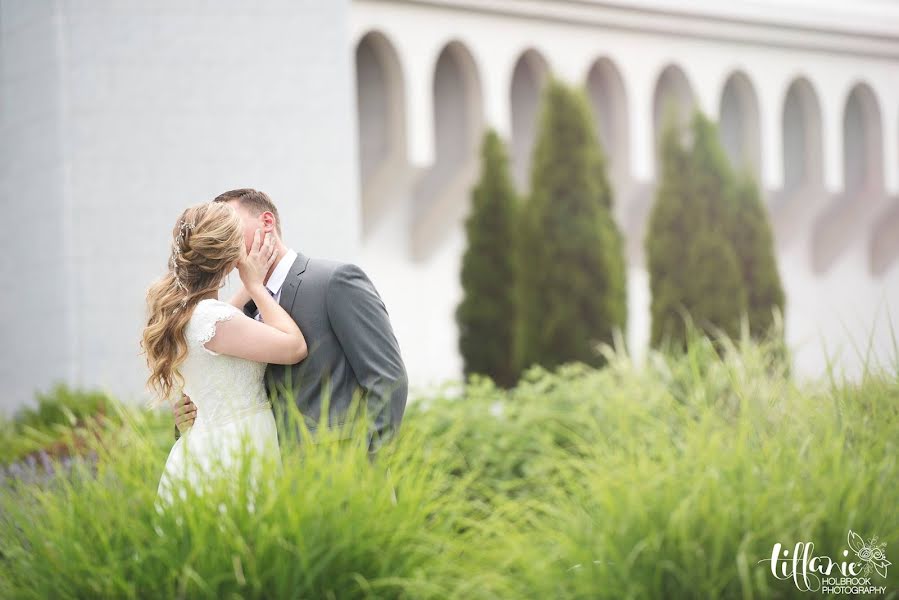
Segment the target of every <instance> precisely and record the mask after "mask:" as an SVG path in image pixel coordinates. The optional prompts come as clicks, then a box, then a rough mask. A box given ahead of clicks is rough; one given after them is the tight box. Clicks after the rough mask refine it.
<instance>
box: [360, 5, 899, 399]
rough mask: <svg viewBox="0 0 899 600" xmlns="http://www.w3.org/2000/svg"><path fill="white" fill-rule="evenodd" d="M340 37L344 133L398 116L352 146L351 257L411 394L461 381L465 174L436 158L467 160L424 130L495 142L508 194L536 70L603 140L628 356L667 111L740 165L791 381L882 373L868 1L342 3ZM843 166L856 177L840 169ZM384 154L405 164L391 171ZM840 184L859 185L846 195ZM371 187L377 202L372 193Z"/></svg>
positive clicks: (885, 265)
mask: <svg viewBox="0 0 899 600" xmlns="http://www.w3.org/2000/svg"><path fill="white" fill-rule="evenodd" d="M875 5H876V6H875ZM352 18H353V26H352V29H353V39H354V42H355V44H356V52H357V82H358V85H359V88H358V89H357V95H358V102H359V107H358V110H359V114H360V123H361V124H362V126H361V129H360V131H361V132H362V134H363V135H372V133H371V132H372V129H371V128H367V127H366V126H365V123H366V121H368V120H371V119H372V118H373V115H374V114H378V111H377V108H376V106H377V104H376V102H377V100H375V98H378V97H379V96H383V95H385V94H386V95H388V96H390V97H391V98H393V99H394V102H395V103H398V105H399V107H400V108H399V115H395V114H381V115H380V118H383V119H387V120H388V122H389V123H390V126H389V127H388V131H387V133H385V132H384V131H383V128H382V129H381V130H379V131H378V132H377V133H376V135H380V136H381V137H382V138H383V139H381V140H379V143H378V144H368V145H366V140H364V139H363V141H362V147H363V150H364V152H365V153H368V154H367V155H366V154H364V158H363V162H365V163H366V164H367V165H368V170H367V172H366V177H364V178H363V180H362V203H363V208H362V213H363V231H364V238H363V248H364V256H365V260H366V261H368V262H369V264H370V265H371V268H373V269H376V270H377V272H378V274H379V277H380V278H381V281H382V286H381V287H382V292H383V293H384V294H385V295H387V296H388V297H390V301H391V303H392V305H394V306H397V307H400V308H399V312H400V314H401V324H400V338H401V339H400V343H401V345H403V346H404V348H407V349H409V350H410V352H409V355H410V356H411V361H412V362H413V364H412V366H411V367H410V368H411V370H412V372H413V373H414V374H415V375H416V376H417V381H418V383H420V384H426V383H431V382H438V381H441V380H443V379H445V378H448V377H458V376H459V374H460V372H461V361H460V358H459V356H458V353H457V351H456V328H455V323H454V320H453V311H454V309H455V306H456V305H457V304H458V302H459V301H460V299H461V289H460V285H459V281H458V273H459V264H460V258H461V253H462V251H463V250H464V236H463V234H462V220H463V218H464V216H465V215H466V214H467V210H468V205H469V203H470V198H469V194H468V190H469V187H470V185H471V184H472V183H473V182H474V179H475V178H476V176H477V169H476V165H475V168H471V165H470V164H468V163H467V162H466V161H465V160H460V161H456V162H455V163H450V162H449V161H447V160H445V159H442V158H441V156H442V155H443V156H445V155H447V153H448V152H449V151H450V150H452V149H453V148H458V147H465V146H466V144H467V148H468V152H469V157H470V159H471V160H474V157H475V155H476V144H470V143H469V142H470V140H469V141H466V140H463V141H462V142H460V141H459V139H458V138H459V136H458V135H456V136H448V135H445V134H444V135H441V122H442V121H443V122H458V121H459V119H460V118H461V119H462V120H463V121H467V123H468V126H469V127H474V128H475V129H477V130H478V132H480V131H482V126H483V125H487V126H490V127H493V128H495V129H496V130H498V131H499V133H500V134H501V135H502V136H503V137H504V138H505V139H506V141H507V142H508V144H509V146H510V149H511V155H512V159H513V169H514V171H515V174H516V179H517V180H518V181H519V184H523V183H524V179H525V178H523V177H522V173H523V172H526V168H527V165H522V164H520V162H521V161H522V160H527V159H528V157H529V152H530V147H531V144H532V143H533V134H534V132H533V130H532V129H533V128H531V129H530V130H528V128H527V127H526V126H523V125H522V124H525V125H526V124H527V123H528V122H529V121H530V119H532V118H533V116H534V114H535V110H536V109H535V106H536V96H535V95H536V94H538V93H539V83H540V81H542V80H543V78H545V76H546V73H548V72H550V71H551V72H553V73H554V74H555V75H556V76H558V77H560V78H562V79H564V80H566V81H568V82H569V83H573V84H584V83H589V84H590V85H588V90H589V94H590V99H591V101H592V103H593V106H594V110H595V112H596V113H597V118H598V119H599V120H600V121H601V122H602V123H601V125H600V128H599V129H600V131H599V133H600V137H601V139H602V140H603V142H604V145H605V147H606V151H607V152H608V153H609V155H610V158H611V166H612V179H613V182H614V184H615V189H616V213H617V214H616V216H617V218H618V220H619V223H620V225H621V226H622V228H623V229H624V231H625V233H626V236H627V237H628V254H629V264H630V267H629V293H630V298H629V300H630V312H629V331H628V336H627V337H628V341H629V344H630V346H631V348H632V349H634V351H635V353H636V354H637V356H638V357H639V356H641V355H642V354H643V352H644V351H645V349H646V346H647V342H648V338H649V300H650V299H649V286H648V274H647V272H646V270H645V267H644V264H645V263H644V261H645V258H644V257H643V255H642V239H643V233H644V231H645V223H646V218H647V216H648V213H649V210H650V207H651V203H652V200H653V197H654V187H655V184H656V181H655V171H656V169H655V158H654V151H653V148H654V143H655V139H656V136H657V130H658V121H659V114H660V112H661V109H660V107H661V105H662V104H664V102H663V101H664V99H665V98H666V97H668V96H671V97H674V98H675V99H677V101H678V102H679V104H681V105H683V106H696V107H699V108H701V109H702V110H703V111H704V112H706V113H707V114H709V115H711V116H713V117H714V118H716V119H717V118H719V117H720V116H721V115H722V112H723V113H724V114H725V118H724V119H723V121H724V123H725V125H722V128H723V129H724V137H725V140H724V141H725V145H726V146H727V147H728V148H729V149H730V150H731V151H732V153H737V151H736V147H738V146H743V148H742V150H741V152H739V153H738V154H742V155H743V156H744V157H745V158H746V159H747V162H748V163H750V165H751V168H753V169H754V170H755V171H756V173H757V175H758V177H759V179H760V182H761V184H762V187H763V191H764V194H765V196H766V198H767V202H768V206H769V211H770V213H771V218H772V225H773V226H774V229H775V234H776V236H777V243H778V252H779V263H780V269H781V276H782V279H783V281H784V285H785V287H786V292H787V303H788V304H787V321H786V329H787V336H788V340H789V342H790V343H791V345H792V346H793V347H794V349H795V350H796V367H797V370H798V372H799V373H800V374H801V375H803V376H807V377H815V376H820V375H822V374H823V373H825V372H826V370H827V368H828V364H829V360H833V361H834V362H835V365H836V367H837V369H843V370H844V372H845V373H846V374H847V375H849V376H853V377H857V376H858V375H859V374H860V373H861V370H862V366H863V364H864V362H865V360H866V358H865V356H866V354H870V358H869V359H867V360H868V361H869V363H872V362H878V361H880V362H884V361H888V360H890V359H891V358H894V357H896V352H895V350H894V347H893V343H892V337H891V334H890V330H889V325H888V320H889V319H892V321H893V323H899V266H897V264H896V263H897V262H899V261H897V260H896V258H897V257H896V254H897V253H896V252H895V248H894V246H891V244H892V242H888V241H887V240H891V239H896V238H899V219H897V218H896V216H895V215H896V211H897V208H899V168H897V167H899V88H897V86H896V85H895V82H896V81H899V35H897V32H899V11H897V9H896V8H895V7H890V6H889V5H888V4H887V3H878V2H871V1H869V2H861V3H845V4H844V5H841V6H837V5H834V4H831V5H829V6H828V7H822V6H820V5H816V9H815V10H813V11H810V10H809V7H808V5H802V2H799V1H798V0H797V1H795V2H793V3H786V4H784V3H769V4H768V5H767V6H765V5H764V3H754V4H753V3H749V2H735V3H729V4H728V5H727V6H726V7H725V6H724V5H721V4H720V3H715V2H704V1H698V0H697V1H693V2H687V3H683V2H681V3H674V2H667V1H662V0H658V1H653V0H645V1H640V2H632V3H628V4H627V5H621V4H620V3H607V2H602V1H596V2H564V1H562V2H553V3H529V4H527V5H524V4H523V3H517V2H512V1H506V0H491V1H485V2H479V3H471V2H464V1H461V0H434V1H418V2H374V1H366V0H358V1H357V2H355V3H354V4H353V10H352ZM447 57H451V58H453V59H454V60H455V61H456V63H457V66H458V68H457V70H458V71H459V72H460V73H461V75H458V76H456V77H455V79H453V81H455V82H456V85H461V86H463V87H465V92H464V93H461V92H460V93H457V96H459V97H460V98H461V100H459V101H457V102H455V103H454V104H451V105H448V103H447V102H446V99H445V96H441V95H440V90H441V89H443V86H442V79H444V78H446V77H447V76H446V75H443V74H442V71H441V69H440V64H441V63H442V61H445V60H446V59H447ZM373 64H374V67H373V66H372V65H373ZM372 71H375V72H376V74H375V75H374V76H373V75H372ZM377 72H380V73H381V75H380V76H378V75H377ZM794 85H795V86H796V87H797V88H800V90H801V93H800V92H793V95H795V96H796V98H797V99H798V100H795V101H794V102H793V105H794V106H793V108H792V109H791V110H790V111H788V113H787V116H786V117H785V113H784V110H785V103H786V100H787V97H788V95H789V94H790V93H791V92H790V90H791V89H792V87H793V86H794ZM806 88H807V90H806ZM806 91H808V93H805V92H806ZM470 96H474V100H473V101H471V100H470ZM850 98H855V100H853V101H852V102H850ZM858 98H861V99H862V100H860V101H859V100H858ZM850 105H852V106H853V107H854V109H855V110H851V109H849V108H848V107H849V106H850ZM797 107H798V108H797ZM859 107H861V108H859ZM797 111H798V113H797ZM797 114H799V115H800V116H801V117H802V120H803V123H802V124H800V123H799V122H798V119H797V117H796V115H797ZM860 127H863V129H864V131H863V133H859V131H860ZM391 128H392V130H391ZM462 129H464V128H462V127H459V126H458V125H457V126H456V128H455V129H454V131H460V130H462ZM479 134H480V133H479ZM479 134H478V135H479ZM477 137H478V136H475V138H476V140H475V141H477ZM800 137H801V139H802V144H803V146H801V147H799V149H798V150H797V145H796V140H797V139H798V138H800ZM784 144H786V148H787V151H786V153H785V151H784V148H785V145H784ZM861 147H864V148H865V149H866V152H867V154H866V155H865V158H864V160H860V159H859V157H858V156H857V155H856V152H857V149H858V148H861ZM397 152H399V153H401V154H402V155H403V156H405V161H398V160H396V158H395V156H394V155H395V154H396V153H397ZM379 153H380V154H379ZM377 164H380V165H381V167H380V169H379V168H377V167H373V166H372V165H377ZM859 165H862V166H866V167H867V166H870V170H867V169H866V170H863V172H862V171H859V170H858V169H857V167H859ZM447 169H449V170H451V171H454V172H455V173H456V174H457V176H458V178H460V179H461V180H462V182H461V183H457V184H454V191H453V192H452V193H451V194H450V195H451V196H453V197H452V198H447V197H446V196H447V193H446V189H448V188H449V187H450V186H449V185H442V186H435V185H432V182H433V180H434V174H435V173H436V172H441V173H445V171H446V170H447ZM846 169H848V170H849V171H850V177H845V176H844V171H845V170H846ZM372 173H374V175H372ZM859 173H862V174H863V175H864V177H863V179H864V185H861V184H860V183H859V181H860V180H859V178H858V177H854V176H853V174H855V175H858V174H859ZM385 174H389V175H390V179H391V180H392V181H393V182H394V185H393V187H389V186H385V185H384V184H383V179H385ZM442 177H443V180H444V181H451V180H452V179H453V178H452V177H447V176H446V175H445V174H444V175H443V176H442ZM785 179H786V180H787V185H785ZM797 182H798V183H797ZM522 191H526V189H524V187H522ZM385 205H386V206H387V207H386V208H385ZM422 214H424V215H427V218H422ZM432 223H440V227H434V226H433V225H432ZM534 243H539V240H534ZM884 248H892V249H891V250H889V251H884ZM413 282H414V286H415V289H416V293H415V294H414V295H413V296H410V295H408V294H407V292H406V290H408V289H409V286H410V285H413ZM894 327H895V325H894ZM869 345H870V350H868V347H869ZM897 358H899V357H897Z"/></svg>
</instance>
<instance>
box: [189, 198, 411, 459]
mask: <svg viewBox="0 0 899 600" xmlns="http://www.w3.org/2000/svg"><path fill="white" fill-rule="evenodd" d="M213 202H226V203H228V204H230V205H231V206H233V207H234V208H235V209H236V210H237V213H238V214H239V215H240V217H241V219H242V220H243V228H244V241H245V243H246V245H247V252H249V251H250V249H251V247H252V244H253V236H254V234H255V232H256V230H257V229H261V230H262V236H263V238H264V237H265V234H266V233H268V234H269V235H272V236H274V238H275V243H276V245H277V248H278V258H277V259H276V261H275V263H274V264H273V265H272V268H271V269H270V271H269V273H268V275H267V278H266V280H265V286H266V288H268V290H269V293H270V294H272V296H273V297H274V298H275V300H277V301H278V303H279V304H280V305H281V307H283V308H284V310H286V311H287V312H288V314H290V316H291V317H293V320H294V321H296V323H297V325H298V326H299V328H300V330H301V331H302V332H303V335H304V336H305V338H306V343H307V345H308V347H309V356H308V357H306V359H305V360H303V361H302V362H300V363H297V364H295V365H275V364H269V365H268V367H267V368H266V372H265V388H266V392H267V393H268V394H269V397H273V398H275V402H274V404H273V408H274V409H275V416H276V417H279V416H281V415H284V416H286V414H287V413H286V411H285V410H284V408H285V406H282V405H283V404H285V403H286V402H294V403H295V404H296V406H297V408H298V409H299V412H300V413H301V414H302V415H303V418H304V419H305V422H306V426H307V427H308V428H309V430H310V431H311V432H314V431H316V430H317V428H318V426H319V424H318V420H319V417H320V416H321V411H322V396H323V394H324V395H325V396H328V395H330V406H329V409H328V425H329V426H331V427H334V426H338V425H341V424H343V422H344V421H345V419H346V418H347V416H348V415H347V411H348V409H349V408H350V403H351V401H352V400H353V396H354V394H355V393H356V392H357V391H359V392H360V393H361V394H362V396H361V397H362V400H363V401H364V402H365V404H366V406H367V410H368V417H369V420H370V422H373V426H372V427H371V428H370V430H369V432H368V451H369V454H370V456H373V455H374V453H375V452H376V451H377V449H378V448H379V447H380V446H381V445H382V444H383V443H384V442H386V441H387V440H388V439H390V438H391V437H392V436H393V435H394V434H395V433H396V431H397V430H398V429H399V426H400V422H401V421H402V418H403V412H404V411H405V408H406V393H407V376H406V367H405V365H404V364H403V358H402V356H401V355H400V348H399V344H398V343H397V341H396V337H395V336H394V334H393V328H392V327H391V326H390V319H389V317H388V315H387V308H386V307H385V306H384V302H383V301H382V300H381V297H380V295H379V294H378V292H377V290H376V289H375V287H374V285H372V282H371V281H370V280H369V279H368V277H367V276H366V274H365V273H364V272H363V271H362V269H360V268H359V267H358V266H356V265H354V264H351V263H341V262H338V261H334V260H325V259H319V258H308V257H306V256H305V255H303V253H302V252H296V251H294V250H291V249H290V248H287V247H286V246H285V245H284V243H283V242H282V241H281V220H280V218H279V217H278V209H277V208H276V207H275V205H274V203H273V202H272V200H271V198H269V197H268V195H267V194H265V193H263V192H259V191H256V190H253V189H239V190H232V191H230V192H225V193H224V194H221V195H220V196H218V197H217V198H216V199H215V200H213ZM231 302H232V303H234V304H235V305H236V306H237V307H238V308H242V309H243V311H244V314H246V315H247V316H249V317H253V318H256V319H259V318H260V315H259V310H258V309H257V308H256V304H255V303H254V302H253V301H252V300H250V299H249V295H245V296H241V295H240V294H238V295H237V296H235V297H234V298H232V300H231ZM173 412H174V414H175V438H176V439H177V438H178V437H179V436H180V430H186V429H187V428H189V427H190V426H191V425H192V424H193V422H194V419H195V417H196V406H195V405H194V404H193V403H192V402H191V401H190V399H189V398H188V397H187V396H183V397H182V399H181V401H180V402H179V403H177V404H176V405H175V407H174V409H173ZM279 412H281V415H279ZM286 422H287V421H286V419H285V423H286ZM344 429H345V430H346V431H345V435H349V433H350V432H349V428H344Z"/></svg>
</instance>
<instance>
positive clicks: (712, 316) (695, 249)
mask: <svg viewBox="0 0 899 600" xmlns="http://www.w3.org/2000/svg"><path fill="white" fill-rule="evenodd" d="M684 266H685V270H686V272H687V273H689V274H690V285H689V286H688V287H687V288H686V294H685V299H684V300H685V301H684V307H685V309H686V311H687V313H689V314H690V316H691V317H692V319H693V323H694V324H695V325H696V327H697V328H698V329H699V330H701V331H703V332H704V333H705V334H707V335H708V336H709V337H713V338H714V337H715V336H717V334H718V333H719V331H720V332H723V333H725V334H726V335H727V336H728V337H730V338H732V339H735V338H739V336H740V319H741V318H742V316H743V313H744V312H745V311H746V288H745V286H744V285H743V278H742V276H741V274H740V264H739V262H738V260H737V255H736V254H735V253H734V250H733V247H732V246H731V244H730V242H729V241H728V240H727V239H726V238H725V237H724V236H722V235H721V234H719V233H716V232H714V231H711V230H707V231H701V232H699V233H698V234H697V236H696V238H695V239H694V240H693V241H692V242H691V244H690V249H689V251H688V253H687V260H686V264H685V265H684Z"/></svg>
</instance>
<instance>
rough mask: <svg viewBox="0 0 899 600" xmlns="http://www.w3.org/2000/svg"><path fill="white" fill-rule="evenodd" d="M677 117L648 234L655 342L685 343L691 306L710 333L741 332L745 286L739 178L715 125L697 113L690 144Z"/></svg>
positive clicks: (668, 133)
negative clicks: (735, 240)
mask: <svg viewBox="0 0 899 600" xmlns="http://www.w3.org/2000/svg"><path fill="white" fill-rule="evenodd" d="M680 137H681V136H680V132H679V131H678V129H677V126H676V125H674V123H673V121H672V120H669V121H668V122H667V124H666V128H665V131H664V133H663V137H662V148H661V161H662V178H661V182H660V184H659V188H658V191H657V194H656V203H655V206H654V207H653V212H652V215H651V217H650V225H649V229H648V231H647V237H646V239H645V244H646V250H647V256H648V261H649V271H650V290H651V293H652V300H651V312H652V334H651V343H652V345H653V346H659V345H661V344H662V343H663V342H664V341H665V340H666V338H667V339H668V340H669V341H670V342H671V343H673V344H674V345H675V346H678V345H679V346H680V347H683V345H684V344H685V343H686V337H685V331H684V326H685V324H684V317H685V315H684V312H687V313H689V315H690V317H692V319H693V321H694V323H696V324H697V325H698V326H699V327H700V328H701V329H703V330H704V331H706V332H707V333H710V334H711V333H713V332H715V331H716V330H722V331H724V332H725V333H727V334H728V335H730V336H737V335H738V334H739V324H740V319H741V317H742V315H743V313H744V312H745V311H746V306H747V304H746V302H747V300H746V298H747V293H746V288H745V284H744V282H743V277H742V272H741V268H740V265H741V263H740V260H739V258H738V256H737V254H736V252H735V249H734V247H733V245H732V240H731V235H732V234H733V231H734V227H735V225H734V223H735V222H736V219H737V218H738V211H737V209H736V198H735V188H734V177H733V174H732V172H731V169H730V164H729V163H728V160H727V155H726V154H725V152H724V149H723V148H722V146H721V143H720V141H719V137H718V131H717V128H716V126H715V124H714V123H712V122H711V121H710V120H709V119H707V118H706V117H705V116H704V115H702V114H701V113H699V112H697V113H696V114H695V115H694V117H693V119H692V121H691V125H690V138H691V139H690V144H689V147H688V148H685V147H684V145H683V144H682V142H681V140H680Z"/></svg>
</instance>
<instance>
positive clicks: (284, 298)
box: [278, 252, 309, 314]
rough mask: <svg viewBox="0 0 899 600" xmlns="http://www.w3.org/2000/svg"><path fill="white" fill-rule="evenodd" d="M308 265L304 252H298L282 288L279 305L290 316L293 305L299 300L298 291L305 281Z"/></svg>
mask: <svg viewBox="0 0 899 600" xmlns="http://www.w3.org/2000/svg"><path fill="white" fill-rule="evenodd" d="M308 263H309V259H308V258H307V257H306V256H305V255H304V254H303V253H302V252H297V258H296V260H294V261H293V264H292V265H291V266H290V271H288V272H287V278H286V279H285V280H284V285H282V286H281V300H280V302H278V304H280V305H281V308H283V309H284V310H286V311H287V313H288V314H291V313H292V311H293V304H294V302H296V298H297V290H299V289H300V283H302V281H303V273H305V272H306V265H307V264H308Z"/></svg>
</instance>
